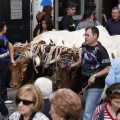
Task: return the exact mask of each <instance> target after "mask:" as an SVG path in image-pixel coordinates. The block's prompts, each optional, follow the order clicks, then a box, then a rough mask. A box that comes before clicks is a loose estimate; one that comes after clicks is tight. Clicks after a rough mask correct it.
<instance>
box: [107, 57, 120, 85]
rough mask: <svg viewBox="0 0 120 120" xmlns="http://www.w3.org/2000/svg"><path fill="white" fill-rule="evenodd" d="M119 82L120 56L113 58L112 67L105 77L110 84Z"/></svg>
mask: <svg viewBox="0 0 120 120" xmlns="http://www.w3.org/2000/svg"><path fill="white" fill-rule="evenodd" d="M119 82H120V57H118V58H115V59H113V60H112V62H111V69H110V71H109V73H108V75H107V77H106V79H105V83H106V85H108V86H110V85H112V84H114V83H119Z"/></svg>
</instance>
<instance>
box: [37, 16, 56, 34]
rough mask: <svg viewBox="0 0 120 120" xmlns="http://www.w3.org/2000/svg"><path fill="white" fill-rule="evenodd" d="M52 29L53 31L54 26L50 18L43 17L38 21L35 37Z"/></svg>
mask: <svg viewBox="0 0 120 120" xmlns="http://www.w3.org/2000/svg"><path fill="white" fill-rule="evenodd" d="M53 29H54V26H53V23H52V21H51V18H50V16H49V15H43V16H42V18H41V21H40V29H39V30H38V33H37V35H39V34H41V33H44V32H47V31H52V30H53Z"/></svg>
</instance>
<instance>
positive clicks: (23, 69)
mask: <svg viewBox="0 0 120 120" xmlns="http://www.w3.org/2000/svg"><path fill="white" fill-rule="evenodd" d="M27 66H28V64H24V65H22V67H21V72H22V73H24V72H25V71H26V70H27Z"/></svg>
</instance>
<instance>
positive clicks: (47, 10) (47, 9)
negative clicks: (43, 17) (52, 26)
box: [42, 6, 53, 17]
mask: <svg viewBox="0 0 120 120" xmlns="http://www.w3.org/2000/svg"><path fill="white" fill-rule="evenodd" d="M42 12H45V13H46V14H47V15H49V16H50V17H52V16H53V8H52V6H44V8H43V10H42Z"/></svg>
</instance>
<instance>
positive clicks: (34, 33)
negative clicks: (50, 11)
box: [33, 12, 46, 37]
mask: <svg viewBox="0 0 120 120" xmlns="http://www.w3.org/2000/svg"><path fill="white" fill-rule="evenodd" d="M45 14H46V13H45V12H38V13H37V15H36V20H37V25H36V27H35V29H34V31H33V37H36V36H37V32H38V30H39V29H40V20H41V17H42V16H43V15H45Z"/></svg>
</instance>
